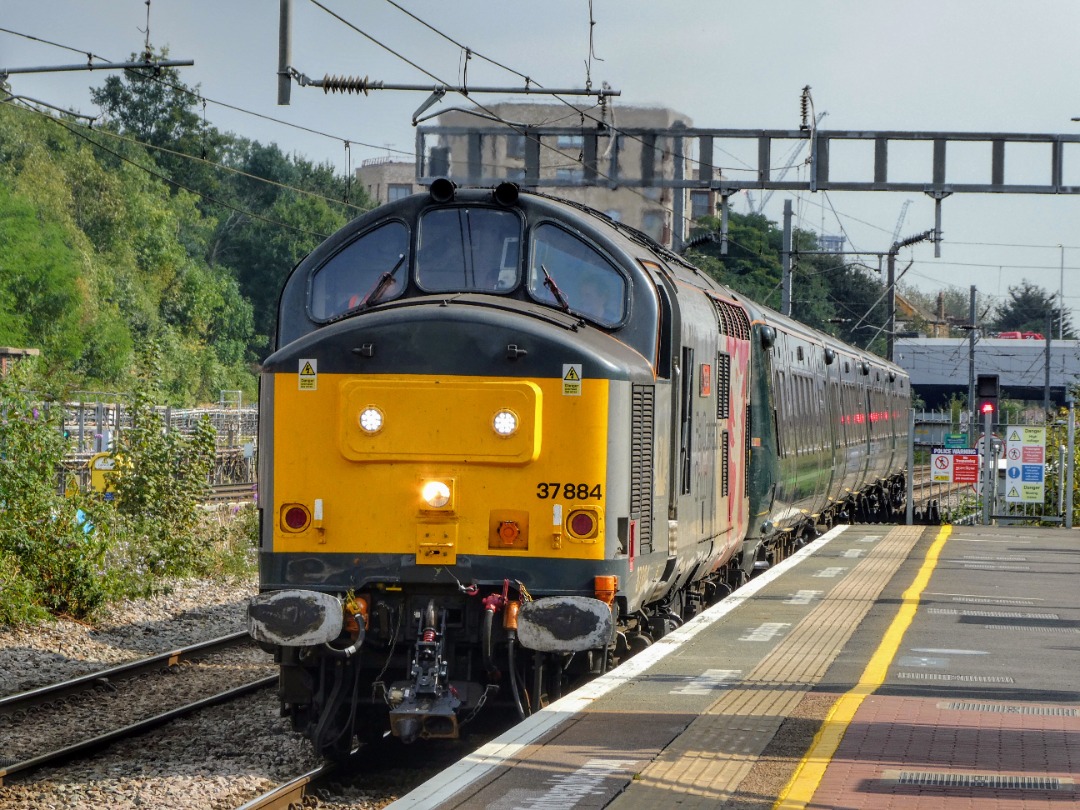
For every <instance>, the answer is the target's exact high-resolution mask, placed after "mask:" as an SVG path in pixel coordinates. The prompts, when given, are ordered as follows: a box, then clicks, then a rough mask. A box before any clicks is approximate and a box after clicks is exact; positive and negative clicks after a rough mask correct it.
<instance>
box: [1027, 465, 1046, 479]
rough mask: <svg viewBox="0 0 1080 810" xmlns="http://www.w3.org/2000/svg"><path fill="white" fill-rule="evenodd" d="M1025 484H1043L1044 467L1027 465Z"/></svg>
mask: <svg viewBox="0 0 1080 810" xmlns="http://www.w3.org/2000/svg"><path fill="white" fill-rule="evenodd" d="M1023 469H1024V479H1023V480H1024V483H1034V484H1041V483H1042V480H1043V466H1042V465H1041V464H1025V465H1024V467H1023Z"/></svg>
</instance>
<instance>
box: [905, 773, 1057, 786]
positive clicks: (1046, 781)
mask: <svg viewBox="0 0 1080 810" xmlns="http://www.w3.org/2000/svg"><path fill="white" fill-rule="evenodd" d="M890 781H892V780H890ZM895 782H896V784H898V785H910V786H913V787H944V788H991V789H994V790H1071V789H1072V787H1071V786H1072V780H1071V779H1069V780H1062V779H1060V778H1058V777H1056V776H1027V775H1026V774H1005V773H938V772H934V771H900V772H899V773H898V774H897V775H896V777H895Z"/></svg>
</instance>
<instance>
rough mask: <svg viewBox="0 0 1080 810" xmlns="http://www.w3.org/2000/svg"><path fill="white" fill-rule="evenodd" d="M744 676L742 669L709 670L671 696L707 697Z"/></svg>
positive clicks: (674, 690) (692, 679)
mask: <svg viewBox="0 0 1080 810" xmlns="http://www.w3.org/2000/svg"><path fill="white" fill-rule="evenodd" d="M740 675H742V670H741V669H707V670H705V671H704V672H703V673H702V674H701V675H698V676H697V677H696V678H691V679H690V681H689V683H685V684H683V685H682V686H679V687H677V688H675V689H672V690H671V692H669V694H672V695H707V694H709V693H710V692H712V691H713V690H715V689H726V688H727V687H728V686H730V685H731V682H732V681H733V680H735V679H736V678H738V677H739V676H740Z"/></svg>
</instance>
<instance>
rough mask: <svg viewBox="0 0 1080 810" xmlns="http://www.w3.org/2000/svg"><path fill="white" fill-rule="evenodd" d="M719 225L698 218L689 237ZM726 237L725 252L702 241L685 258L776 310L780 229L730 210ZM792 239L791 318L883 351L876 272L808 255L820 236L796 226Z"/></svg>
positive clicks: (840, 260)
mask: <svg viewBox="0 0 1080 810" xmlns="http://www.w3.org/2000/svg"><path fill="white" fill-rule="evenodd" d="M719 228H720V221H719V220H718V219H716V218H714V217H702V218H701V219H699V220H698V221H697V223H696V227H695V230H694V234H693V235H702V234H709V233H714V234H715V233H717V232H718V231H719ZM728 237H729V238H728V250H727V253H726V254H725V253H721V250H720V245H719V244H718V243H717V242H715V241H713V242H708V241H705V242H702V243H701V244H699V245H698V246H697V247H695V248H694V249H692V250H691V251H689V252H688V254H687V258H688V259H690V261H692V262H693V263H694V264H696V265H697V266H698V267H700V268H701V269H703V270H705V271H706V272H708V273H709V274H710V275H712V276H713V277H714V278H716V279H717V280H718V281H720V282H722V283H724V284H727V285H728V286H729V287H731V288H732V289H734V290H735V291H736V292H739V293H742V294H743V295H745V296H747V297H748V298H750V299H751V300H753V301H757V302H758V303H759V304H764V305H766V306H769V307H772V308H773V309H777V310H779V309H780V304H781V265H780V252H781V249H782V241H783V233H782V232H781V231H780V230H779V229H778V228H777V227H776V225H775V224H774V223H772V222H770V221H769V220H768V219H767V218H766V217H765V216H764V215H762V214H738V213H735V212H732V213H731V214H730V215H729V222H728ZM793 243H794V244H795V245H797V246H798V249H799V250H800V251H802V255H800V256H799V258H798V261H797V262H796V263H795V266H794V269H793V282H792V286H793V289H794V293H793V296H792V301H791V313H792V316H793V317H794V318H796V319H797V320H800V321H802V322H803V323H805V324H808V325H809V326H812V327H814V328H815V329H820V330H821V331H823V332H828V333H829V334H831V335H836V336H837V337H839V338H840V339H841V340H845V341H847V342H848V343H852V344H855V345H858V346H860V347H864V348H869V349H870V350H871V351H875V352H877V353H878V354H881V355H884V354H885V336H884V328H883V324H884V323H885V321H886V318H887V314H886V304H885V300H884V297H883V296H882V288H881V284H880V283H878V280H877V279H876V278H875V277H874V275H871V273H870V272H869V271H868V270H867V268H864V267H861V266H858V265H855V264H852V263H851V262H848V261H845V260H844V257H843V256H831V255H828V254H820V253H819V254H816V255H815V254H814V253H812V252H813V251H817V250H818V249H819V248H818V239H817V235H816V234H814V233H811V232H809V231H802V230H796V231H795V233H794V235H793ZM875 275H876V274H875Z"/></svg>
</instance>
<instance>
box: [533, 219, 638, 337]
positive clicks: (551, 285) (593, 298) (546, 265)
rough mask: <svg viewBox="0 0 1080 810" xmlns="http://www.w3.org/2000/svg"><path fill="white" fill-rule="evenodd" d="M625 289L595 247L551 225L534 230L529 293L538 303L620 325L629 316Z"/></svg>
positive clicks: (604, 322)
mask: <svg viewBox="0 0 1080 810" xmlns="http://www.w3.org/2000/svg"><path fill="white" fill-rule="evenodd" d="M556 289H557V290H558V291H559V295H560V296H561V297H562V300H561V301H560V300H559V299H558V298H557V297H556V295H555V290H556ZM626 289H627V285H626V279H625V278H624V277H623V276H622V274H620V273H619V272H618V271H617V270H616V269H615V268H614V266H613V265H612V264H611V262H609V261H608V260H607V259H606V258H604V256H603V255H601V254H600V252H599V251H598V250H596V248H594V247H593V246H592V245H589V244H588V243H586V242H584V241H582V240H581V239H578V238H577V237H576V236H574V235H572V234H570V233H568V232H567V231H564V230H563V229H562V228H559V227H556V226H555V225H552V224H549V223H543V224H541V225H539V226H537V227H536V228H535V229H534V230H533V237H532V261H531V264H530V267H529V293H530V294H531V295H532V296H533V297H534V298H536V299H537V300H538V301H541V302H543V303H545V304H550V305H551V306H555V307H563V306H564V305H565V307H566V308H568V309H569V310H570V311H571V312H573V313H575V314H577V315H581V316H582V317H583V318H587V319H588V320H590V321H594V322H596V323H598V324H600V325H601V326H618V325H619V324H620V323H622V322H623V319H624V318H625V317H626Z"/></svg>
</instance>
